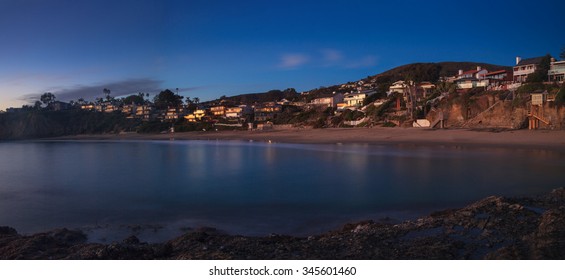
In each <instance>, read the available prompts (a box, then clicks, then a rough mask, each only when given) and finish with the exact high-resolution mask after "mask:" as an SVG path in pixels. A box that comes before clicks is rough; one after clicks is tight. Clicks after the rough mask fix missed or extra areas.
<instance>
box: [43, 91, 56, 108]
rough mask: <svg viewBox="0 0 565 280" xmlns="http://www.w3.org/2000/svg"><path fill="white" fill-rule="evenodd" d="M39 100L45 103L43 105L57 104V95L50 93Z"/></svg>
mask: <svg viewBox="0 0 565 280" xmlns="http://www.w3.org/2000/svg"><path fill="white" fill-rule="evenodd" d="M39 100H41V102H43V104H45V105H49V104H51V103H53V102H55V95H54V94H52V93H50V92H46V93H44V94H42V95H41V97H40V98H39Z"/></svg>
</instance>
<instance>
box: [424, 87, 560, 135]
mask: <svg viewBox="0 0 565 280" xmlns="http://www.w3.org/2000/svg"><path fill="white" fill-rule="evenodd" d="M439 111H443V113H444V117H445V118H446V124H447V127H454V128H479V129H481V128H501V129H523V128H528V111H529V104H517V102H515V101H512V100H500V99H498V98H495V97H494V96H490V95H482V96H477V97H473V98H470V99H465V98H455V99H451V100H446V101H444V102H443V103H442V104H440V106H439V107H438V108H437V109H436V110H432V111H431V112H430V113H429V114H428V115H427V119H428V120H430V122H431V123H433V121H435V120H436V119H437V118H438V117H439ZM541 111H542V112H543V117H544V118H545V119H547V120H548V121H549V124H545V123H543V122H540V129H565V107H563V106H555V105H554V104H553V102H548V103H546V104H545V105H544V106H543V107H542V108H541Z"/></svg>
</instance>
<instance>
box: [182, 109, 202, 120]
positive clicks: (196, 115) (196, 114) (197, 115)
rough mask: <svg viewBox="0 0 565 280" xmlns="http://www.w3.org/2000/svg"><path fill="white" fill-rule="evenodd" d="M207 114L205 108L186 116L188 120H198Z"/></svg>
mask: <svg viewBox="0 0 565 280" xmlns="http://www.w3.org/2000/svg"><path fill="white" fill-rule="evenodd" d="M205 116H206V110H204V109H197V110H195V111H194V112H192V114H188V115H186V116H184V118H185V119H186V120H187V121H188V122H198V121H201V120H202V119H203V118H204V117H205Z"/></svg>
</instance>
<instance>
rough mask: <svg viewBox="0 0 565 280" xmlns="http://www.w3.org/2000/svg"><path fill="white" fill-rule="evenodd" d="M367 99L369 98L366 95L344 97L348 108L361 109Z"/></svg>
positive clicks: (350, 94)
mask: <svg viewBox="0 0 565 280" xmlns="http://www.w3.org/2000/svg"><path fill="white" fill-rule="evenodd" d="M365 98H367V94H366V93H349V94H346V95H345V96H344V98H343V101H344V102H345V104H346V105H347V106H348V107H356V108H359V107H361V106H363V101H365Z"/></svg>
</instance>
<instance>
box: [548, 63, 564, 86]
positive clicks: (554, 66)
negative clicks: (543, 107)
mask: <svg viewBox="0 0 565 280" xmlns="http://www.w3.org/2000/svg"><path fill="white" fill-rule="evenodd" d="M547 76H548V78H549V81H550V82H559V83H563V81H564V80H565V60H561V61H555V59H554V58H552V59H551V64H550V65H549V71H548V72H547Z"/></svg>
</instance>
